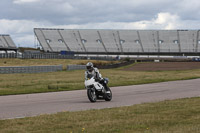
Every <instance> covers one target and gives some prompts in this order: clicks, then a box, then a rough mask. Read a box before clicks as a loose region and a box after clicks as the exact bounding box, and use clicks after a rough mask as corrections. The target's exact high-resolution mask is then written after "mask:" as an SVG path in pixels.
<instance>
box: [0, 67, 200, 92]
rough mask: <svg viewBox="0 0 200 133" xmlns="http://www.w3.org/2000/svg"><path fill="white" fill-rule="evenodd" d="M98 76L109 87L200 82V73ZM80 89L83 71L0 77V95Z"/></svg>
mask: <svg viewBox="0 0 200 133" xmlns="http://www.w3.org/2000/svg"><path fill="white" fill-rule="evenodd" d="M100 72H101V73H102V75H103V76H104V77H108V78H109V79H110V82H109V86H110V87H113V86H126V85H136V84H146V83H157V82H164V81H174V80H185V79H195V78H200V70H185V71H156V72H135V71H123V70H119V69H102V70H100ZM79 89H84V70H77V71H61V72H50V73H36V74H1V76H0V95H13V94H28V93H40V92H55V91H67V90H79Z"/></svg>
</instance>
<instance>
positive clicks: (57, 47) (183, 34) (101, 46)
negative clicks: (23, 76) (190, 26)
mask: <svg viewBox="0 0 200 133" xmlns="http://www.w3.org/2000/svg"><path fill="white" fill-rule="evenodd" d="M34 32H35V34H36V36H37V39H38V41H39V42H40V45H41V46H42V48H43V49H44V51H49V52H60V51H74V52H83V53H84V52H87V53H88V52H93V53H118V54H119V53H138V52H139V53H142V52H145V53H181V52H200V33H199V30H105V29H101V30H97V29H75V30H72V29H42V28H36V29H34Z"/></svg>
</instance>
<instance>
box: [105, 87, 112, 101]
mask: <svg viewBox="0 0 200 133" xmlns="http://www.w3.org/2000/svg"><path fill="white" fill-rule="evenodd" d="M108 91H110V93H105V95H104V97H105V101H111V100H112V91H111V90H110V88H109V87H108Z"/></svg>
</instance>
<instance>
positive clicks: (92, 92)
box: [87, 89, 97, 103]
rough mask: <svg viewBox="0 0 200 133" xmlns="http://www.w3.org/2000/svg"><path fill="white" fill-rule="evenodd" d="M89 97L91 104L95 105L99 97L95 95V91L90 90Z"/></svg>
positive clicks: (88, 91)
mask: <svg viewBox="0 0 200 133" xmlns="http://www.w3.org/2000/svg"><path fill="white" fill-rule="evenodd" d="M87 96H88V99H89V100H90V102H93V103H94V102H96V100H97V96H96V94H95V91H92V90H91V89H88V90H87Z"/></svg>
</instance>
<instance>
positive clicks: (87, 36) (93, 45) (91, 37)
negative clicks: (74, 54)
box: [79, 30, 106, 52]
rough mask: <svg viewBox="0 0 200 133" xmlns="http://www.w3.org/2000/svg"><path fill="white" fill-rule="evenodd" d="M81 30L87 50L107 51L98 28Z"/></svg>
mask: <svg viewBox="0 0 200 133" xmlns="http://www.w3.org/2000/svg"><path fill="white" fill-rule="evenodd" d="M79 32H80V35H81V40H82V43H83V44H84V46H85V48H86V51H87V52H106V49H105V48H104V46H103V44H102V42H101V37H100V36H99V34H98V32H97V31H96V30H79Z"/></svg>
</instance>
